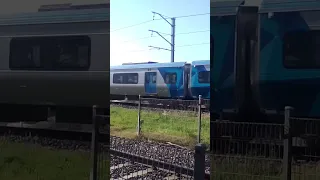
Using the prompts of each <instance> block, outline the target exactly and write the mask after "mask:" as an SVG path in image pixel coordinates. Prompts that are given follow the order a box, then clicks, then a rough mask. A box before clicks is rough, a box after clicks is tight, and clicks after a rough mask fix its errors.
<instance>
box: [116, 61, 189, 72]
mask: <svg viewBox="0 0 320 180" xmlns="http://www.w3.org/2000/svg"><path fill="white" fill-rule="evenodd" d="M186 64H187V63H186V62H173V63H146V64H130V65H120V66H111V67H110V70H117V69H119V70H120V69H145V68H160V67H183V66H184V65H186Z"/></svg>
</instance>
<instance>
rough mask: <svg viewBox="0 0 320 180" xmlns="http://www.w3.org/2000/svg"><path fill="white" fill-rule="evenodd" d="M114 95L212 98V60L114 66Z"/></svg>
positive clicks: (112, 70) (128, 96)
mask: <svg viewBox="0 0 320 180" xmlns="http://www.w3.org/2000/svg"><path fill="white" fill-rule="evenodd" d="M110 94H111V98H112V99H116V100H123V99H127V100H136V99H137V98H138V97H139V95H141V96H142V97H154V98H164V99H165V98H167V99H197V98H198V97H199V95H202V97H203V98H205V99H209V98H210V61H209V60H203V61H193V62H192V63H185V62H173V63H155V62H148V63H129V64H123V65H120V66H113V67H111V68H110Z"/></svg>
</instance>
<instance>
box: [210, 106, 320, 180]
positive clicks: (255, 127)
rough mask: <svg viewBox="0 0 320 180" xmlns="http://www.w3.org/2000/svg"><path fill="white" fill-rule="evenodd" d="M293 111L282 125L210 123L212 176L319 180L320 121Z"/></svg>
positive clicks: (287, 110)
mask: <svg viewBox="0 0 320 180" xmlns="http://www.w3.org/2000/svg"><path fill="white" fill-rule="evenodd" d="M293 112H294V110H293V109H292V108H290V107H286V108H285V113H284V121H283V122H284V123H282V124H263V123H244V122H228V121H214V122H211V129H210V130H211V134H210V136H211V137H210V138H211V160H210V161H211V178H212V179H214V180H216V179H223V180H225V179H232V180H234V179H236V180H238V179H241V180H242V179H243V180H246V179H257V180H259V179H264V180H266V179H268V180H269V179H274V180H275V179H279V180H280V179H281V180H313V179H320V171H319V170H320V169H319V159H320V156H319V150H320V146H319V142H320V141H319V140H320V138H319V137H320V136H319V133H320V131H319V130H320V129H319V128H320V121H318V120H313V119H304V118H295V117H293V115H292V113H293Z"/></svg>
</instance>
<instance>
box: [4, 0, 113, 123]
mask: <svg viewBox="0 0 320 180" xmlns="http://www.w3.org/2000/svg"><path fill="white" fill-rule="evenodd" d="M106 7H109V6H104V7H103V8H94V9H82V8H78V9H76V10H75V9H71V10H70V9H69V10H68V9H65V10H53V11H41V12H30V13H21V14H15V15H2V16H1V17H0V27H1V31H0V47H1V51H0V58H1V62H0V83H1V84H0V86H1V87H2V88H1V89H0V103H1V114H2V115H3V114H5V113H6V112H9V111H13V112H17V113H16V114H21V116H23V117H21V118H22V119H24V120H26V119H34V120H35V119H37V118H35V116H37V115H38V114H45V115H46V114H47V107H55V108H56V110H57V113H58V112H60V110H62V109H64V110H66V109H75V112H77V113H74V112H72V111H70V113H73V114H74V117H75V114H81V113H79V112H84V111H82V110H85V112H88V113H87V114H86V115H80V116H79V117H83V118H84V119H86V121H90V120H91V115H90V112H91V109H92V105H100V106H102V107H107V106H108V104H109V102H108V99H109V96H108V94H109V93H108V92H109V85H108V83H106V82H108V80H109V68H108V67H109V56H110V53H109V39H110V34H109V28H110V27H109V26H110V24H109V18H110V16H109V9H106ZM38 106H41V107H40V109H39V108H38ZM79 108H80V109H82V110H80V111H79ZM59 109H60V110H59ZM35 110H37V111H35ZM64 110H63V111H64ZM32 112H37V113H34V114H32ZM24 113H25V114H24ZM30 113H31V114H30ZM27 114H29V115H30V116H32V118H31V117H29V116H28V115H27ZM58 114H61V113H58ZM62 114H64V113H62ZM8 117H13V115H8ZM59 117H61V116H60V115H59ZM42 118H43V117H41V119H42ZM69 118H70V117H69ZM83 118H79V119H78V120H79V121H82V120H83ZM57 119H59V118H58V117H57ZM81 119H82V120H81ZM7 120H8V119H7ZM16 120H18V119H16ZM42 120H43V119H42Z"/></svg>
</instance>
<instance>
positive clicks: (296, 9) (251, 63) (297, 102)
mask: <svg viewBox="0 0 320 180" xmlns="http://www.w3.org/2000/svg"><path fill="white" fill-rule="evenodd" d="M212 8H213V10H212V11H211V12H213V13H212V14H211V28H210V29H211V38H212V41H213V42H214V43H213V48H212V49H213V52H211V53H212V54H213V58H212V62H211V65H212V71H211V81H212V84H211V85H212V86H213V88H214V91H213V94H212V96H213V97H214V101H212V102H211V103H212V104H211V108H213V110H214V113H215V114H219V113H221V112H224V114H229V115H230V116H231V117H232V116H233V115H235V117H236V119H237V120H242V121H257V120H261V121H267V122H268V121H269V122H270V121H275V120H276V118H272V119H270V118H268V117H271V115H280V114H281V112H283V110H284V107H285V106H292V107H294V108H295V114H294V115H295V116H297V117H311V118H320V99H319V92H320V83H318V81H319V77H320V71H319V70H318V68H319V62H318V59H320V57H318V56H317V55H318V54H319V53H317V52H318V50H319V49H318V48H317V47H318V43H319V42H320V39H319V37H320V29H319V25H320V22H319V18H318V17H319V15H320V1H315V0H310V1H304V0H300V1H299V0H295V1H284V0H283V1H282V0H277V1H274V0H264V1H262V3H261V5H260V7H249V6H246V5H244V1H232V2H230V1H229V2H213V3H212ZM318 41H319V42H318ZM281 119H283V118H281Z"/></svg>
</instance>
